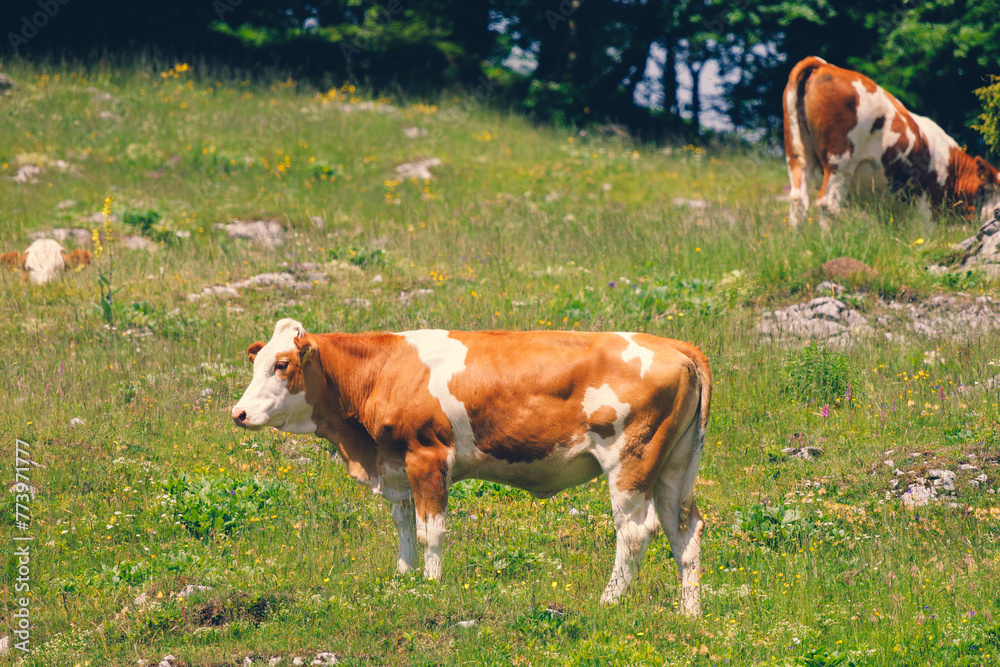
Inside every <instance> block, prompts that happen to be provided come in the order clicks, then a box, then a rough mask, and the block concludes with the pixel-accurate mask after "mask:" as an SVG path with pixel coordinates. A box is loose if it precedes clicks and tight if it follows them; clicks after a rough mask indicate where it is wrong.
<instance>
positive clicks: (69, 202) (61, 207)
mask: <svg viewBox="0 0 1000 667" xmlns="http://www.w3.org/2000/svg"><path fill="white" fill-rule="evenodd" d="M74 206H76V200H75V199H64V200H62V201H61V202H59V203H58V204H56V210H58V211H65V210H66V209H68V208H73V207H74Z"/></svg>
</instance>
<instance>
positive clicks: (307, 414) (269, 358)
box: [232, 319, 316, 433]
mask: <svg viewBox="0 0 1000 667" xmlns="http://www.w3.org/2000/svg"><path fill="white" fill-rule="evenodd" d="M312 351H313V347H312V342H311V341H310V339H309V336H307V334H306V330H305V328H303V326H302V325H301V324H300V323H298V322H296V321H295V320H290V319H284V320H281V321H279V322H278V323H277V324H276V325H275V327H274V334H273V335H272V336H271V340H269V341H268V342H267V343H266V344H265V343H262V342H260V341H258V342H256V343H254V344H253V345H251V346H250V347H249V348H247V355H248V356H249V357H250V363H252V364H253V380H251V381H250V386H249V387H247V390H246V391H245V392H243V397H242V398H240V400H239V402H237V403H236V405H235V406H234V407H233V411H232V417H233V421H234V422H236V425H237V426H241V427H243V428H247V429H251V430H258V429H260V428H263V427H264V426H273V427H274V428H277V429H279V430H282V431H286V432H288V433H313V432H315V431H316V424H315V422H314V421H313V406H312V405H310V404H309V403H308V402H307V401H306V391H305V385H306V382H305V372H304V369H305V366H306V364H307V363H308V361H309V357H310V356H311V353H312Z"/></svg>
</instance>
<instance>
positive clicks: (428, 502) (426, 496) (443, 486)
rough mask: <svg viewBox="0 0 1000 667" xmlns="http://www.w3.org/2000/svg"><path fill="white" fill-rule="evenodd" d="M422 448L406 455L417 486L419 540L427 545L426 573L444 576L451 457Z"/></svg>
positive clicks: (408, 466)
mask: <svg viewBox="0 0 1000 667" xmlns="http://www.w3.org/2000/svg"><path fill="white" fill-rule="evenodd" d="M429 449H430V448H422V449H419V450H416V451H414V452H412V453H411V454H408V455H407V457H406V474H407V476H408V477H409V478H410V488H411V489H412V490H413V504H414V514H415V519H416V533H417V541H418V542H420V544H422V545H423V546H424V576H425V577H427V578H428V579H440V578H441V554H442V550H443V547H444V533H445V521H444V517H445V511H446V510H447V508H448V471H449V466H448V460H447V456H445V455H441V456H436V455H435V453H434V450H430V451H428V450H429Z"/></svg>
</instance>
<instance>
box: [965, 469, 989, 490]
mask: <svg viewBox="0 0 1000 667" xmlns="http://www.w3.org/2000/svg"><path fill="white" fill-rule="evenodd" d="M987 481H989V478H988V477H987V476H986V473H983V474H982V475H976V476H975V477H973V478H972V479H971V480H970V481H969V484H971V485H972V486H973V487H974V488H979V487H980V486H983V485H984V484H986V482H987Z"/></svg>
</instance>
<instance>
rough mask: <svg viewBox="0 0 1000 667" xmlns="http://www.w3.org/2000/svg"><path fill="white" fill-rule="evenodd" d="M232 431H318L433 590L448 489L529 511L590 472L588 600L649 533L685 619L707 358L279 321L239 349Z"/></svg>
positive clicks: (627, 568)
mask: <svg viewBox="0 0 1000 667" xmlns="http://www.w3.org/2000/svg"><path fill="white" fill-rule="evenodd" d="M247 352H248V354H249V357H250V361H251V363H253V367H254V372H253V379H252V381H251V382H250V386H249V387H247V390H246V392H245V393H244V394H243V397H242V398H240V400H239V402H238V403H237V404H236V406H235V407H234V408H233V410H232V418H233V420H234V421H235V422H236V424H237V425H238V426H241V427H243V428H248V429H259V428H262V427H264V426H272V427H275V428H277V429H280V430H282V431H286V432H289V433H315V434H316V435H318V436H320V437H322V438H326V439H327V440H329V441H330V442H332V443H334V444H335V445H336V446H337V449H338V451H339V452H340V455H341V456H342V457H343V459H344V461H346V463H347V470H348V473H349V474H350V475H351V477H353V478H354V479H355V480H357V481H358V482H360V483H362V484H365V485H367V486H369V487H370V488H371V490H372V491H373V492H375V493H378V494H381V495H383V496H385V497H386V499H388V500H389V501H390V502H391V503H392V518H393V521H394V523H395V524H396V529H397V531H398V532H399V558H398V560H397V563H396V567H397V570H398V571H399V572H401V573H402V572H408V571H410V570H413V569H414V568H416V565H417V560H416V552H415V542H420V544H422V545H423V546H424V575H425V576H427V577H430V578H434V579H436V578H438V577H440V576H441V552H442V537H443V535H444V532H445V508H446V506H447V504H448V486H449V485H450V484H451V483H452V482H454V481H458V480H462V479H469V478H475V479H484V480H489V481H493V482H499V483H502V484H508V485H510V486H515V487H518V488H521V489H524V490H526V491H528V492H530V493H531V494H532V495H534V496H536V497H539V498H548V497H551V496H553V495H555V494H556V493H558V492H559V491H562V490H564V489H567V488H569V487H572V486H576V485H578V484H582V483H584V482H586V481H588V480H590V479H593V478H594V477H596V476H597V475H600V474H601V473H603V474H604V475H606V476H607V479H608V486H609V487H610V490H611V506H612V513H613V518H614V523H615V530H616V533H617V547H616V553H615V564H614V569H613V571H612V574H611V580H610V581H609V582H608V585H607V587H606V588H605V589H604V593H603V595H602V596H601V601H602V602H605V603H611V602H614V601H615V600H617V599H618V598H619V597H620V596H621V595H622V594H623V593H624V592H625V590H626V588H627V587H628V585H629V582H630V581H631V580H632V578H633V576H634V575H635V573H636V571H637V569H638V566H639V562H640V561H641V559H642V557H643V554H644V553H645V551H646V547H647V546H648V545H649V541H650V539H651V537H652V535H653V533H654V531H656V529H657V528H659V527H662V528H663V529H664V531H665V532H666V534H667V538H668V539H669V541H670V548H671V550H672V552H673V555H674V558H675V560H676V563H677V568H678V571H679V573H680V577H681V608H682V610H683V611H684V612H685V613H688V614H698V613H699V612H700V599H699V590H698V580H699V576H700V553H701V534H702V530H703V527H704V524H703V522H702V519H701V515H700V514H699V513H698V508H697V506H696V505H695V501H694V498H693V495H692V494H693V488H694V479H695V475H696V474H697V471H698V463H699V461H700V460H701V451H702V446H703V444H704V440H705V422H706V420H707V419H708V407H709V395H710V392H711V376H710V374H709V369H708V360H707V359H706V358H705V357H704V355H702V353H701V352H700V351H699V350H698V348H696V347H694V346H693V345H689V344H688V343H683V342H680V341H676V340H670V339H666V338H656V337H654V336H649V335H646V334H639V333H636V334H632V333H579V332H561V331H536V332H520V333H519V332H478V333H472V332H459V331H441V330H420V331H408V332H404V333H398V334H397V333H361V334H346V333H331V334H307V333H306V331H305V329H303V328H302V325H301V324H299V323H298V322H295V321H293V320H290V319H284V320H281V321H279V322H278V323H277V326H275V328H274V334H273V336H272V337H271V340H270V341H269V342H268V343H267V344H265V343H263V342H257V343H254V344H253V345H251V346H250V347H249V349H248V350H247Z"/></svg>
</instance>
